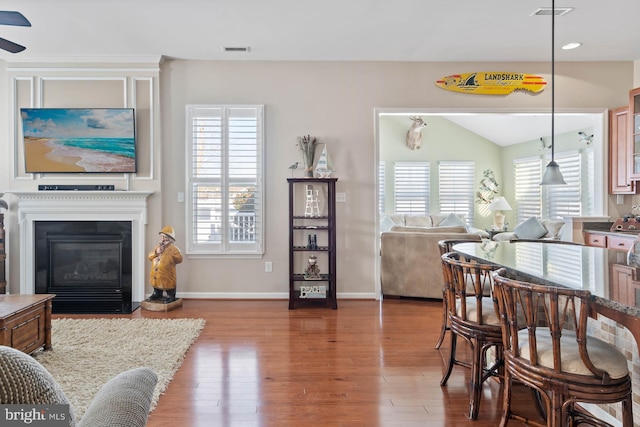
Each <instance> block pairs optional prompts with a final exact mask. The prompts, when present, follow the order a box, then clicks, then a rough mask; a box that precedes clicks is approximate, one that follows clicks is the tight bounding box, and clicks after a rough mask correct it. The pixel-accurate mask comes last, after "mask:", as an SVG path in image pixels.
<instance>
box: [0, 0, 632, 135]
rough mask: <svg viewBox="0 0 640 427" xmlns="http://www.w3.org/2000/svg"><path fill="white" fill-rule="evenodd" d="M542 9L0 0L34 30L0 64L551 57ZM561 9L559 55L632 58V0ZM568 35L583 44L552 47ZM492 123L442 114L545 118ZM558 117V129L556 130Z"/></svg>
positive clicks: (440, 3) (540, 2) (504, 4)
mask: <svg viewBox="0 0 640 427" xmlns="http://www.w3.org/2000/svg"><path fill="white" fill-rule="evenodd" d="M550 6H551V0H488V1H484V2H480V1H478V0H457V1H451V0H393V1H389V0H322V1H311V0H182V1H176V0H109V1H104V0H28V1H25V0H3V1H2V3H1V4H0V9H1V10H17V11H19V12H21V13H23V14H24V15H25V16H26V17H27V19H29V20H30V21H31V23H32V27H10V26H0V37H3V38H6V39H8V40H11V41H13V42H16V43H19V44H22V45H24V46H26V47H27V49H26V50H25V51H23V52H21V53H18V54H10V53H7V52H4V51H0V60H1V59H5V60H8V61H18V62H20V61H25V62H29V61H38V60H43V59H45V60H46V59H54V60H57V61H60V62H62V61H64V60H86V61H89V60H101V59H105V60H112V61H116V60H127V59H129V60H130V59H144V58H149V59H153V58H155V60H158V59H159V58H160V57H161V56H164V57H170V58H180V59H202V60H273V61H283V60H287V61H295V60H304V61H320V60H322V61H444V62H449V61H456V62H457V61H465V62H521V61H526V62H531V61H549V62H550V60H551V17H550V16H531V15H532V14H533V13H534V12H535V11H536V10H537V9H538V8H540V7H550ZM560 7H572V8H574V9H573V10H572V11H571V12H569V13H568V14H566V15H564V16H558V17H556V30H555V33H556V34H555V39H556V40H555V44H556V53H555V56H556V61H557V62H560V61H633V60H640V23H639V19H640V0H615V1H610V2H604V1H602V0H558V3H557V4H556V8H560ZM570 41H578V42H582V43H583V46H582V47H580V48H578V49H574V50H571V51H563V50H561V49H560V48H559V47H560V46H561V45H563V44H565V43H567V42H570ZM223 47H249V48H250V51H249V52H246V53H240V52H225V51H224V50H223ZM492 118H494V117H492V116H490V115H483V116H477V115H475V116H460V117H454V118H452V120H454V121H456V122H457V123H458V124H460V125H463V126H465V127H468V128H469V129H470V130H472V131H473V132H475V133H478V134H480V135H482V136H484V137H485V138H487V139H489V140H492V141H494V142H496V143H497V144H501V145H506V144H509V143H513V142H514V141H515V140H518V142H519V141H522V140H529V139H534V138H537V137H538V136H539V135H544V134H549V132H550V119H549V118H548V116H547V117H546V118H543V119H539V118H538V119H539V120H541V121H535V120H534V119H532V118H531V117H529V118H528V119H527V120H526V121H524V122H522V121H521V120H520V117H519V116H513V117H510V118H508V119H505V117H504V115H500V116H499V117H495V118H499V120H500V122H499V124H496V122H494V121H493V120H492ZM504 120H510V121H511V122H513V123H511V124H510V125H509V126H505V122H504ZM516 121H517V123H516ZM558 122H559V123H558V124H557V126H556V133H560V132H562V131H563V129H562V127H563V126H564V125H563V124H562V123H561V122H560V121H558ZM478 125H482V126H478ZM567 126H568V127H570V128H573V129H576V128H581V127H587V126H582V123H580V124H576V125H575V127H572V126H574V125H573V124H571V125H568V124H567ZM543 128H544V129H545V132H542V131H541V129H543ZM507 129H514V130H517V131H518V134H517V135H510V134H508V133H507V131H506V130H507ZM527 129H529V131H526V130H527Z"/></svg>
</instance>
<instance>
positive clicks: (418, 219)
mask: <svg viewBox="0 0 640 427" xmlns="http://www.w3.org/2000/svg"><path fill="white" fill-rule="evenodd" d="M404 225H408V226H410V227H431V226H433V224H432V223H431V217H430V216H429V215H405V216H404Z"/></svg>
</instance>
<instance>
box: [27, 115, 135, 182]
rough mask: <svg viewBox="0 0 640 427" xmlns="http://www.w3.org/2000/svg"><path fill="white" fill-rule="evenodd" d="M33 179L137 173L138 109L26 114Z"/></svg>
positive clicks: (28, 153) (29, 164) (29, 167)
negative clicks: (56, 175)
mask: <svg viewBox="0 0 640 427" xmlns="http://www.w3.org/2000/svg"><path fill="white" fill-rule="evenodd" d="M20 116H21V120H22V132H23V140H24V157H25V172H27V173H56V172H59V173H75V172H77V173H88V172H94V173H135V172H136V138H135V135H136V133H135V112H134V109H133V108H22V109H21V110H20Z"/></svg>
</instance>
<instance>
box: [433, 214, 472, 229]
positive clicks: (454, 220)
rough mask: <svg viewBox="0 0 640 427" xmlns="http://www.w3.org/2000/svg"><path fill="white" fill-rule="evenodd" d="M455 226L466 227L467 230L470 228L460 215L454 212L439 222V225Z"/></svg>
mask: <svg viewBox="0 0 640 427" xmlns="http://www.w3.org/2000/svg"><path fill="white" fill-rule="evenodd" d="M455 226H458V227H464V229H465V230H467V231H468V230H469V229H468V228H467V224H465V222H464V221H463V220H461V219H460V217H459V216H458V215H456V214H454V213H451V214H449V215H447V217H446V218H445V219H443V220H442V222H441V223H440V224H438V227H455Z"/></svg>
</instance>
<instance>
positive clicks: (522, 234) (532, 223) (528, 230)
mask: <svg viewBox="0 0 640 427" xmlns="http://www.w3.org/2000/svg"><path fill="white" fill-rule="evenodd" d="M513 232H514V233H515V234H516V236H518V238H520V239H539V238H540V237H542V236H544V235H545V234H547V229H546V228H544V225H542V222H541V221H540V220H539V219H538V218H536V217H535V216H532V217H531V218H529V219H527V220H526V221H524V222H523V223H521V224H519V225H518V226H517V227H516V228H514V229H513Z"/></svg>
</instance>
